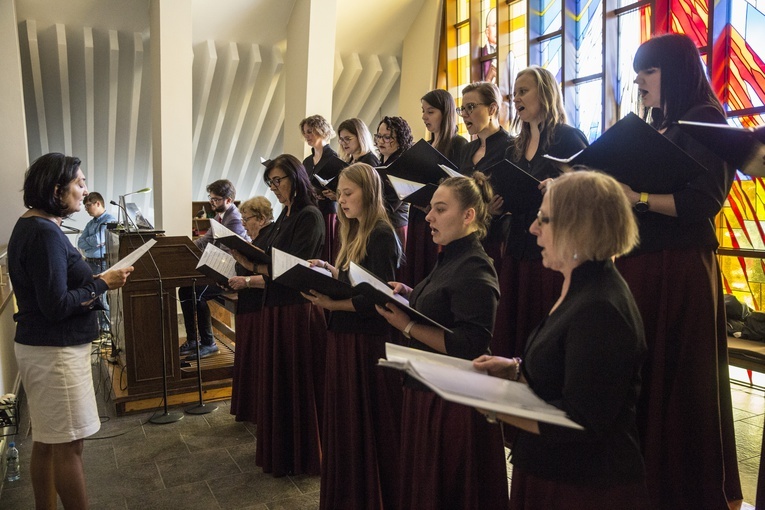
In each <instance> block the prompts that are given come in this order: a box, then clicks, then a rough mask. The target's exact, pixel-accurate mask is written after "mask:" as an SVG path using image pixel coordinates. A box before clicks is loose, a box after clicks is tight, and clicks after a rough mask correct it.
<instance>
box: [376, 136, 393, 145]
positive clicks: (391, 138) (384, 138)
mask: <svg viewBox="0 0 765 510" xmlns="http://www.w3.org/2000/svg"><path fill="white" fill-rule="evenodd" d="M374 136H375V142H379V141H380V140H382V141H383V142H385V143H391V142H392V141H393V137H392V136H391V135H377V134H376V135H374Z"/></svg>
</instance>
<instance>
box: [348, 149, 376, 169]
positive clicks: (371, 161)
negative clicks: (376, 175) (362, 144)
mask: <svg viewBox="0 0 765 510" xmlns="http://www.w3.org/2000/svg"><path fill="white" fill-rule="evenodd" d="M351 163H366V164H367V165H369V166H372V167H378V166H380V160H379V159H377V156H375V153H374V152H367V153H366V154H364V155H363V156H359V159H356V160H353V161H351Z"/></svg>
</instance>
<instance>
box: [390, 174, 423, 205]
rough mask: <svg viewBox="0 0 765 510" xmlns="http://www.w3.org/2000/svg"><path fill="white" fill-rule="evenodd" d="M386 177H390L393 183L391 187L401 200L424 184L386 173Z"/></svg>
mask: <svg viewBox="0 0 765 510" xmlns="http://www.w3.org/2000/svg"><path fill="white" fill-rule="evenodd" d="M388 179H390V183H391V184H392V185H393V189H394V190H396V194H397V195H398V198H399V199H402V200H403V199H404V198H406V197H408V196H409V195H411V194H412V193H414V192H416V191H417V190H419V189H420V188H423V187H425V184H422V183H420V182H414V181H408V180H406V179H402V178H401V177H396V176H395V175H388Z"/></svg>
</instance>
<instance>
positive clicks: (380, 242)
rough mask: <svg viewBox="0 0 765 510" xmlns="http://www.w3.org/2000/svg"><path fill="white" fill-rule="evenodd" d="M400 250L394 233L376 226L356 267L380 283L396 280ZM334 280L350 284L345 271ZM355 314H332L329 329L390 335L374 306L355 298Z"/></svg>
mask: <svg viewBox="0 0 765 510" xmlns="http://www.w3.org/2000/svg"><path fill="white" fill-rule="evenodd" d="M400 257H401V248H400V246H399V243H398V238H397V237H396V233H395V232H393V230H392V229H391V228H390V227H389V226H388V225H386V224H385V223H378V224H377V225H376V226H375V228H374V229H373V230H372V232H371V233H370V235H369V239H368V240H367V254H366V257H364V260H362V261H361V262H360V263H359V265H360V266H361V267H363V268H364V269H366V270H367V271H369V272H371V273H372V274H374V275H375V276H377V277H378V278H380V279H381V280H383V281H385V282H390V281H393V280H395V279H396V269H397V268H398V261H399V258H400ZM338 279H339V280H340V281H343V282H345V283H348V284H350V283H351V281H350V278H349V277H348V271H340V272H339V274H338ZM351 300H352V301H353V307H354V308H355V309H356V311H355V312H345V311H337V312H332V314H331V316H330V319H329V329H330V330H331V331H335V332H337V333H366V334H370V335H384V334H385V333H387V332H388V331H390V326H389V325H388V322H387V321H386V320H385V319H383V318H382V316H380V314H379V313H377V310H375V307H374V303H372V302H371V301H370V300H368V299H367V298H366V297H365V296H363V295H361V294H359V295H357V296H354V297H353V298H352V299H351Z"/></svg>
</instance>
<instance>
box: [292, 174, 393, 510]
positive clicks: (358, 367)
mask: <svg viewBox="0 0 765 510" xmlns="http://www.w3.org/2000/svg"><path fill="white" fill-rule="evenodd" d="M337 192H338V199H337V205H338V213H337V216H338V219H339V221H340V240H341V245H340V254H339V256H338V259H337V264H336V265H335V266H332V265H330V264H328V263H327V262H326V261H323V260H318V261H317V260H313V261H311V262H312V263H313V264H314V265H317V266H319V267H324V268H327V269H329V270H330V271H331V272H332V276H334V277H335V278H337V279H339V280H341V281H344V282H346V283H350V279H349V277H348V269H349V267H350V263H351V262H354V263H356V264H358V265H360V266H362V267H363V268H365V269H367V270H368V271H370V272H371V273H373V274H374V275H375V276H377V277H378V278H380V279H382V280H383V281H391V280H394V279H395V276H396V269H397V267H398V264H399V261H400V259H401V246H400V245H399V242H398V238H397V237H396V234H395V233H394V232H393V226H392V225H391V224H390V221H389V220H388V216H387V214H386V213H385V207H384V205H383V198H382V192H383V188H382V181H381V179H380V177H379V175H378V174H377V172H376V171H375V169H374V168H372V167H371V166H369V165H365V164H364V163H355V164H353V165H351V166H349V167H348V168H346V169H344V170H343V171H342V172H340V179H339V181H338V186H337ZM305 297H306V298H308V299H309V301H312V302H313V303H314V304H315V305H318V306H321V307H323V308H324V309H326V310H329V311H331V314H330V319H329V338H328V340H327V371H326V373H327V378H326V393H325V400H324V427H323V429H322V434H323V435H322V452H323V454H324V457H323V460H322V470H321V508H327V509H333V508H365V509H370V510H374V509H385V508H388V509H392V508H398V506H397V504H398V497H397V496H398V491H397V488H398V482H399V461H400V459H399V439H400V427H401V399H402V394H401V379H400V377H399V376H398V374H396V373H395V372H394V371H392V370H385V369H382V368H380V367H378V366H377V361H378V360H379V359H380V358H383V357H385V343H386V342H390V341H392V336H391V328H390V326H388V323H387V322H385V320H384V319H383V318H382V317H380V315H379V314H378V313H377V312H376V311H375V309H374V306H373V304H372V303H371V302H370V301H368V300H367V299H365V298H364V296H356V297H354V298H352V299H348V300H343V301H335V300H332V299H330V298H328V297H327V296H324V295H322V294H320V293H318V292H316V291H312V292H311V295H305ZM396 336H398V333H396Z"/></svg>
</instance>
